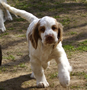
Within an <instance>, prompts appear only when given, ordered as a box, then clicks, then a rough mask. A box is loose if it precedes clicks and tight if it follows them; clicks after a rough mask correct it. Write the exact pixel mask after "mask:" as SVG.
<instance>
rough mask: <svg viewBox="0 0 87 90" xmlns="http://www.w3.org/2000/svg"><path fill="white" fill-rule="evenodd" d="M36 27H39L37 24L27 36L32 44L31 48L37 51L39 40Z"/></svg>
mask: <svg viewBox="0 0 87 90" xmlns="http://www.w3.org/2000/svg"><path fill="white" fill-rule="evenodd" d="M38 26H39V22H38V23H37V24H36V25H35V26H34V29H33V30H32V32H30V33H29V34H28V37H29V39H30V41H31V43H32V46H33V47H34V48H35V49H37V46H38V39H39V38H40V36H39V31H38Z"/></svg>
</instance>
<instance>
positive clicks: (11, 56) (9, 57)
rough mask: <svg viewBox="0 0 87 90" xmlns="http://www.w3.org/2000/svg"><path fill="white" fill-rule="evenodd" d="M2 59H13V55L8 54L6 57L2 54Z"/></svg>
mask: <svg viewBox="0 0 87 90" xmlns="http://www.w3.org/2000/svg"><path fill="white" fill-rule="evenodd" d="M3 59H7V60H13V61H14V60H15V57H14V56H13V55H8V57H4V56H3Z"/></svg>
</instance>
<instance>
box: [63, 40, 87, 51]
mask: <svg viewBox="0 0 87 90" xmlns="http://www.w3.org/2000/svg"><path fill="white" fill-rule="evenodd" d="M63 47H64V49H65V51H70V52H71V51H78V50H79V51H87V40H85V41H83V42H79V43H77V44H76V45H71V44H69V45H64V46H63Z"/></svg>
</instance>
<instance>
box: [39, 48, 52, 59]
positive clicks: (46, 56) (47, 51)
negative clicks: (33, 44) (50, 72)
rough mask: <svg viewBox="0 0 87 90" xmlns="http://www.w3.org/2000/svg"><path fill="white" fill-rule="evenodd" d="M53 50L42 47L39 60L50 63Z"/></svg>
mask: <svg viewBox="0 0 87 90" xmlns="http://www.w3.org/2000/svg"><path fill="white" fill-rule="evenodd" d="M51 53H52V48H49V47H48V48H44V47H42V48H41V49H40V51H39V59H40V61H49V57H50V56H51Z"/></svg>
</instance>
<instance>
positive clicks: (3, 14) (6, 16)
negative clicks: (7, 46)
mask: <svg viewBox="0 0 87 90" xmlns="http://www.w3.org/2000/svg"><path fill="white" fill-rule="evenodd" d="M1 1H3V2H5V3H7V0H0V2H1ZM6 20H12V17H11V15H10V13H9V11H8V10H6V9H5V8H3V6H2V5H1V4H0V30H2V32H4V31H5V30H6V28H5V25H4V22H5V21H6Z"/></svg>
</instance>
